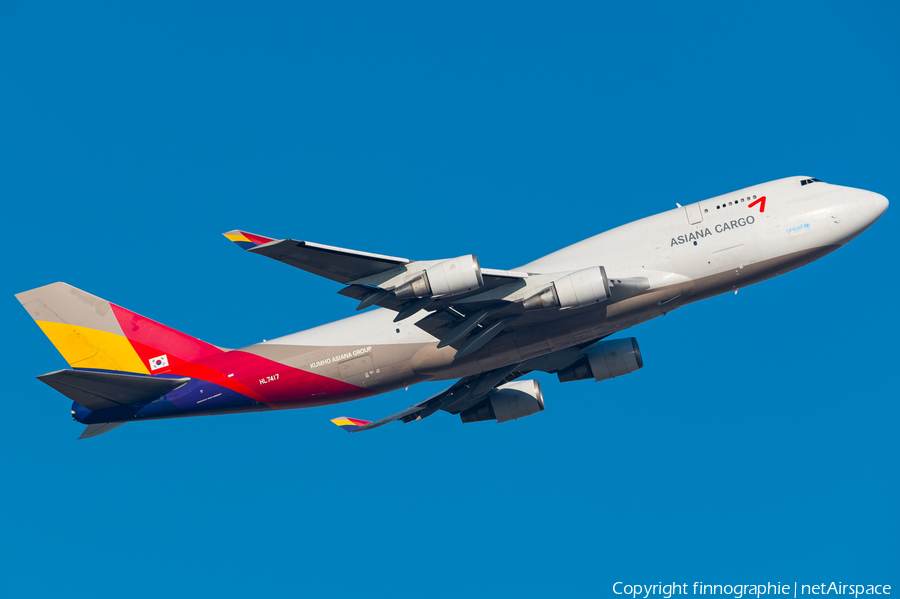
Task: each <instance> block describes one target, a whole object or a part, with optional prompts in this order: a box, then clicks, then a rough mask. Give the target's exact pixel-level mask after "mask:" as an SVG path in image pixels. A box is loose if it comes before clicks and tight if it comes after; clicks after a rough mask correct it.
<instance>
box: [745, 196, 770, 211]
mask: <svg viewBox="0 0 900 599" xmlns="http://www.w3.org/2000/svg"><path fill="white" fill-rule="evenodd" d="M760 202H762V204H760V205H759V211H760V213H762V212H765V211H766V196H763V197H761V198H759V199H758V200H756V201H755V202H751V203H750V204H748V205H747V208H753V207H754V206H756V205H757V204H759V203H760Z"/></svg>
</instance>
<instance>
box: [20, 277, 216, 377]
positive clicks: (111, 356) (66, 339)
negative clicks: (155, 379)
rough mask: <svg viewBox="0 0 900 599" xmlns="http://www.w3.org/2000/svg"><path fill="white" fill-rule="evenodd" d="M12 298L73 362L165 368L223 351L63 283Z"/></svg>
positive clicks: (131, 369) (142, 370)
mask: <svg viewBox="0 0 900 599" xmlns="http://www.w3.org/2000/svg"><path fill="white" fill-rule="evenodd" d="M16 298H17V299H18V300H19V302H21V303H22V306H24V308H25V309H26V310H28V313H29V314H31V317H32V318H34V320H35V322H36V323H37V325H38V326H39V327H41V330H42V331H43V332H44V334H45V335H47V337H48V338H49V339H50V341H51V342H52V343H53V345H54V346H56V349H57V350H59V353H61V354H62V356H63V358H65V360H66V362H68V363H69V365H70V366H71V367H72V368H82V369H90V370H111V371H116V372H128V373H136V374H164V373H167V372H169V370H170V369H171V368H173V367H175V366H177V365H180V364H184V363H186V362H195V361H198V360H202V359H203V358H206V357H209V356H212V355H215V354H218V353H221V352H222V351H223V350H222V349H219V348H217V347H215V346H213V345H210V344H209V343H205V342H203V341H200V340H199V339H195V338H194V337H191V336H189V335H185V334H184V333H181V332H179V331H176V330H175V329H172V328H170V327H167V326H165V325H163V324H160V323H158V322H156V321H153V320H150V319H149V318H145V317H143V316H141V315H139V314H135V313H134V312H132V311H130V310H126V309H125V308H122V307H121V306H117V305H115V304H112V303H110V302H108V301H106V300H104V299H101V298H99V297H97V296H94V295H91V294H90V293H86V292H84V291H82V290H80V289H76V288H75V287H72V286H71V285H67V284H66V283H52V284H50V285H45V286H44V287H38V288H37V289H32V290H30V291H25V292H22V293H19V294H17V295H16Z"/></svg>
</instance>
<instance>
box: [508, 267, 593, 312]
mask: <svg viewBox="0 0 900 599" xmlns="http://www.w3.org/2000/svg"><path fill="white" fill-rule="evenodd" d="M609 297H610V293H609V279H607V278H606V269H605V268H603V267H602V266H592V267H591V268H585V269H583V270H577V271H575V272H573V273H570V274H567V275H566V276H564V277H562V278H560V279H557V280H555V281H553V282H552V283H550V286H549V287H547V288H546V289H544V290H543V291H541V292H540V293H537V294H535V295H533V296H531V297H529V298H528V299H526V300H525V302H524V303H523V306H524V308H525V309H526V310H543V309H545V308H562V309H566V308H581V307H582V306H589V305H591V304H597V303H599V302H605V301H606V300H608V299H609Z"/></svg>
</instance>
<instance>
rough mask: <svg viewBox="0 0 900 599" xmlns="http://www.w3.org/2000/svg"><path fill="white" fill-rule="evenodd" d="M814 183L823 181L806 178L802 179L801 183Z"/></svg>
mask: <svg viewBox="0 0 900 599" xmlns="http://www.w3.org/2000/svg"><path fill="white" fill-rule="evenodd" d="M813 183H821V181H820V180H818V179H804V180H803V181H800V185H812V184H813Z"/></svg>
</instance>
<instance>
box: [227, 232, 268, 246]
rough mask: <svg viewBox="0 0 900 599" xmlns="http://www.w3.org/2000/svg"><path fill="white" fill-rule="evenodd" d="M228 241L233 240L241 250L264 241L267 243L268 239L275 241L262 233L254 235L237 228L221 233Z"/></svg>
mask: <svg viewBox="0 0 900 599" xmlns="http://www.w3.org/2000/svg"><path fill="white" fill-rule="evenodd" d="M222 235H224V236H225V237H226V238H227V239H228V241H231V242H233V243H234V244H235V245H237V246H238V247H239V248H241V249H242V250H251V249H253V248H255V247H256V246H259V245H263V244H264V243H269V242H270V241H275V239H273V238H272V237H265V236H263V235H256V234H254V233H248V232H247V231H241V230H239V229H235V230H233V231H228V232H227V233H222Z"/></svg>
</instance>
